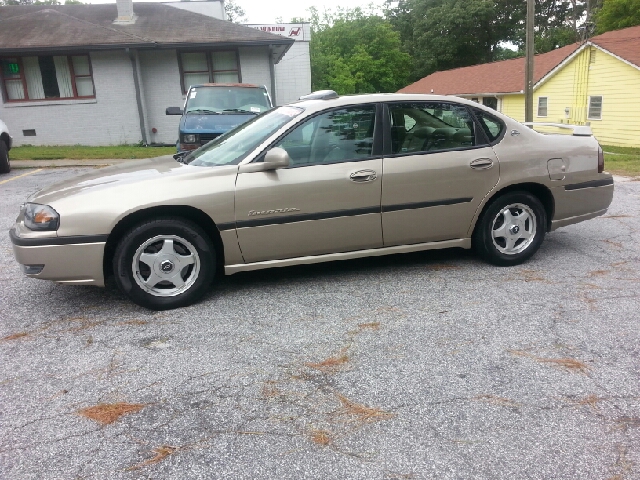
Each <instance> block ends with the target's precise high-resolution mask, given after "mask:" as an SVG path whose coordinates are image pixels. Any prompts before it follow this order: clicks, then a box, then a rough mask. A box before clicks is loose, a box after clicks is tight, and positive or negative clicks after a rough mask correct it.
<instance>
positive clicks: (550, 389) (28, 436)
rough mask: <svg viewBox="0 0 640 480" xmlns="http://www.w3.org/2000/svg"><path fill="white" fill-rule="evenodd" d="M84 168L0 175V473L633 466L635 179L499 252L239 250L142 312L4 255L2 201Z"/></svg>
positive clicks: (606, 472)
mask: <svg viewBox="0 0 640 480" xmlns="http://www.w3.org/2000/svg"><path fill="white" fill-rule="evenodd" d="M82 171H83V169H81V168H67V169H55V170H41V171H38V172H36V173H33V174H31V175H26V176H24V177H21V178H16V179H15V180H13V181H10V182H7V183H4V184H2V185H1V186H0V190H1V191H2V195H1V196H0V230H1V231H2V232H3V234H2V235H1V236H0V260H1V264H0V265H1V267H0V291H1V293H0V318H1V319H2V321H1V322H0V355H1V362H2V363H1V364H2V368H1V370H0V405H2V409H1V410H0V478H7V479H67V478H68V479H134V478H136V479H137V478H154V479H174V478H180V479H199V478H202V479H214V478H225V479H226V478H234V479H258V478H265V479H271V478H273V479H301V478H309V479H315V478H318V479H325V478H345V479H346V478H349V479H467V478H473V479H542V478H553V479H581V480H582V479H609V480H630V479H634V478H640V370H639V368H640V358H639V353H640V328H638V320H639V319H640V308H639V306H640V301H639V298H638V287H639V286H640V283H639V282H640V268H639V267H640V246H639V243H638V239H639V238H640V236H639V234H638V229H640V216H639V215H640V213H639V212H640V182H639V181H627V180H624V179H617V181H616V190H615V197H614V201H613V204H612V205H611V208H610V209H609V212H608V213H607V215H605V216H603V217H600V218H597V219H593V220H590V221H587V222H584V223H581V224H578V225H573V226H569V227H566V228H562V229H560V230H557V231H556V232H553V233H550V234H548V235H547V238H546V240H545V242H544V243H543V245H542V247H541V249H540V251H539V252H538V253H537V254H536V255H535V256H534V258H533V259H532V260H531V261H529V262H527V263H526V264H524V265H521V266H518V267H513V268H497V267H493V266H490V265H487V264H485V263H483V262H482V261H480V260H479V259H478V258H476V257H475V256H474V255H473V254H471V253H469V252H465V251H462V250H447V251H436V252H424V253H416V254H407V255H395V256H390V257H378V258H373V259H364V260H357V261H346V262H335V263H330V264H324V265H313V266H301V267H292V268H282V269H273V270H265V271H259V272H248V273H241V274H237V275H234V276H231V277H226V278H221V279H218V282H217V283H216V284H215V286H214V287H213V288H212V289H211V291H210V292H209V293H208V294H207V295H206V296H205V298H204V299H203V300H202V301H201V302H199V303H198V304H197V305H193V306H191V307H188V308H183V309H179V310H173V311H169V312H152V311H148V310H144V309H142V308H140V307H138V306H136V305H134V304H133V303H131V302H129V301H128V300H127V299H126V298H125V297H124V296H123V295H121V294H120V293H119V292H118V291H117V290H116V289H115V286H114V285H113V283H110V284H109V285H108V286H107V288H106V289H100V288H94V287H79V286H64V285H56V284H53V283H50V282H46V281H40V280H33V279H28V278H26V277H24V276H23V275H22V273H21V270H20V267H19V265H18V264H17V263H16V262H15V260H14V259H13V255H12V251H11V244H10V241H9V237H8V234H7V231H8V229H9V228H10V226H11V225H12V224H13V221H14V219H15V217H16V215H17V212H18V207H19V205H20V204H21V203H22V202H23V201H24V199H25V198H26V197H27V196H28V195H29V194H30V193H32V192H33V191H35V190H37V189H39V188H42V187H44V186H45V185H48V184H50V183H52V182H54V181H58V180H61V179H64V178H68V177H70V176H73V175H76V174H78V173H80V172H82ZM27 172H29V171H28V170H26V171H25V170H22V171H17V172H12V173H11V174H9V175H6V176H3V177H2V179H3V180H5V179H8V178H11V177H13V176H16V177H17V176H18V175H22V174H23V173H27ZM118 402H124V403H130V404H142V405H144V408H142V409H141V410H139V411H137V412H133V413H129V414H126V415H122V416H121V417H120V418H119V419H118V420H117V421H115V422H113V423H110V424H100V423H98V422H96V421H94V420H91V419H89V418H86V417H84V416H81V415H80V414H79V413H78V412H79V411H80V410H81V409H84V408H87V407H92V406H96V405H102V404H117V403H118Z"/></svg>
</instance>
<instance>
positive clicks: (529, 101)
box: [524, 0, 536, 122]
mask: <svg viewBox="0 0 640 480" xmlns="http://www.w3.org/2000/svg"><path fill="white" fill-rule="evenodd" d="M535 13H536V9H535V0H527V25H526V27H527V36H526V45H525V49H526V51H527V52H526V53H527V57H526V66H525V71H524V78H525V80H524V121H525V122H533V53H534V32H533V23H534V18H535Z"/></svg>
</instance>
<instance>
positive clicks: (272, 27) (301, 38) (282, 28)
mask: <svg viewBox="0 0 640 480" xmlns="http://www.w3.org/2000/svg"><path fill="white" fill-rule="evenodd" d="M247 27H251V28H255V29H256V30H260V31H262V32H267V33H272V34H274V35H280V36H281V37H287V38H292V39H294V40H295V41H296V42H308V41H309V40H310V39H311V29H310V28H309V24H308V23H265V24H259V25H258V24H250V25H247Z"/></svg>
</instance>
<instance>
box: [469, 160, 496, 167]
mask: <svg viewBox="0 0 640 480" xmlns="http://www.w3.org/2000/svg"><path fill="white" fill-rule="evenodd" d="M469 166H470V167H471V168H474V169H476V170H487V169H488V168H491V167H493V160H491V159H490V158H476V159H475V160H472V161H471V163H469Z"/></svg>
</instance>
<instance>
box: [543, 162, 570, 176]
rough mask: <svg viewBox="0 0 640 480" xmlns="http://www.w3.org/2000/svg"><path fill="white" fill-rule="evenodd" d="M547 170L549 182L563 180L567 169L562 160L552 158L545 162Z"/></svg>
mask: <svg viewBox="0 0 640 480" xmlns="http://www.w3.org/2000/svg"><path fill="white" fill-rule="evenodd" d="M547 170H548V171H549V178H550V179H551V180H564V176H565V172H566V170H567V167H566V165H565V163H564V160H563V159H562V158H552V159H551V160H549V161H548V162H547Z"/></svg>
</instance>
